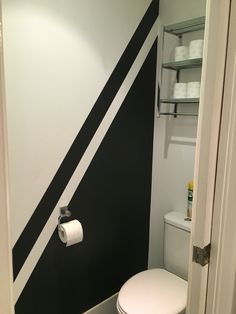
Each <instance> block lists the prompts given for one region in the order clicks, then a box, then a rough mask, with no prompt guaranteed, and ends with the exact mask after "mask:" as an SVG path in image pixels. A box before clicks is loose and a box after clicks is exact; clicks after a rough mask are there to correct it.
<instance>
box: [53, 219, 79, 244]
mask: <svg viewBox="0 0 236 314" xmlns="http://www.w3.org/2000/svg"><path fill="white" fill-rule="evenodd" d="M58 234H59V238H60V239H61V241H62V242H63V243H66V246H70V245H73V244H76V243H79V242H81V241H83V228H82V225H81V223H80V222H79V221H78V220H76V219H75V220H72V221H69V222H66V223H63V224H60V225H59V227H58Z"/></svg>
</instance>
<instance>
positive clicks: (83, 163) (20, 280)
mask: <svg viewBox="0 0 236 314" xmlns="http://www.w3.org/2000/svg"><path fill="white" fill-rule="evenodd" d="M157 32H158V27H157V21H156V22H155V23H154V25H153V27H152V29H151V31H150V33H149V34H148V36H147V38H146V40H145V42H144V44H143V46H142V48H141V49H140V51H139V53H138V56H137V57H136V59H135V61H134V63H133V65H132V67H131V69H130V70H129V72H128V74H127V76H126V78H125V80H124V81H123V83H122V85H121V87H120V89H119V91H118V93H117V94H116V96H115V98H114V100H113V101H112V103H111V106H110V108H109V109H108V111H107V113H106V115H105V116H104V118H103V120H102V122H101V124H100V125H99V127H98V129H97V131H96V133H95V134H94V136H93V138H92V140H91V142H90V144H89V146H88V147H87V149H86V151H85V153H84V155H83V157H82V158H81V160H80V162H79V164H78V166H77V168H76V170H75V171H74V173H73V176H72V177H71V179H70V181H69V183H68V185H67V187H66V189H65V191H64V192H63V194H62V196H61V198H60V200H59V202H58V203H57V205H56V207H55V208H54V210H53V212H52V214H51V216H50V217H49V219H48V221H47V223H46V224H45V226H44V228H43V230H42V232H41V233H40V235H39V237H38V239H37V241H36V243H35V244H34V246H33V248H32V250H31V251H30V253H29V255H28V257H27V259H26V261H25V263H24V265H23V266H22V268H21V271H20V272H19V274H18V276H17V278H16V280H15V282H14V301H15V303H16V302H17V300H18V298H19V296H20V294H21V292H22V290H23V289H24V287H25V285H26V283H27V281H28V279H29V277H30V275H31V273H32V272H33V270H34V267H35V266H36V265H37V263H38V260H39V258H40V256H41V255H42V253H43V251H44V249H45V247H46V245H47V243H48V241H49V240H50V238H51V236H52V234H53V232H54V230H55V228H56V227H57V219H58V215H59V206H60V204H61V203H62V202H63V203H64V202H65V200H70V199H71V198H72V196H73V194H74V192H75V191H76V189H77V187H78V185H79V184H80V182H81V180H82V178H83V176H84V174H85V172H86V171H87V169H88V167H89V165H90V163H91V161H92V159H93V157H94V155H95V154H96V151H97V149H98V148H99V146H100V144H101V142H102V140H103V138H104V136H105V135H106V133H107V131H108V129H109V127H110V125H111V123H112V121H113V120H114V118H115V116H116V114H117V112H118V110H119V109H120V107H121V105H122V103H123V101H124V99H125V97H126V95H127V93H128V91H129V90H130V88H131V86H132V84H133V82H134V80H135V78H136V76H137V74H138V72H139V70H140V69H141V67H142V65H143V63H144V61H145V59H146V57H147V55H148V53H149V51H150V49H151V47H152V45H153V43H154V41H155V39H156V37H157ZM67 203H69V202H67Z"/></svg>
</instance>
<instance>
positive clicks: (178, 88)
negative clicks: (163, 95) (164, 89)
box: [173, 83, 187, 98]
mask: <svg viewBox="0 0 236 314" xmlns="http://www.w3.org/2000/svg"><path fill="white" fill-rule="evenodd" d="M173 97H174V98H186V97H187V84H186V83H175V86H174V94H173Z"/></svg>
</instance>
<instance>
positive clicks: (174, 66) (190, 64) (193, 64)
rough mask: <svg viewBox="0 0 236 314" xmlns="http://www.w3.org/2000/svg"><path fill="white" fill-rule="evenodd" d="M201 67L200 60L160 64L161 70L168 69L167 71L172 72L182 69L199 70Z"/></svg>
mask: <svg viewBox="0 0 236 314" xmlns="http://www.w3.org/2000/svg"><path fill="white" fill-rule="evenodd" d="M201 66H202V58H197V59H187V60H183V61H173V62H166V63H163V64H162V68H164V69H168V70H174V71H179V70H183V69H193V68H200V67H201Z"/></svg>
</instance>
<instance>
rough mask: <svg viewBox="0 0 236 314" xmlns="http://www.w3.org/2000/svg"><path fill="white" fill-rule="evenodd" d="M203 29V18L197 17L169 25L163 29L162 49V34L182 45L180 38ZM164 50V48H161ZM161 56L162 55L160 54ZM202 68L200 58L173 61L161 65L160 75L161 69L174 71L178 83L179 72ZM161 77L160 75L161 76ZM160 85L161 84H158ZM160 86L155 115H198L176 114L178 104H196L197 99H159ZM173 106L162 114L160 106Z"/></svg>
mask: <svg viewBox="0 0 236 314" xmlns="http://www.w3.org/2000/svg"><path fill="white" fill-rule="evenodd" d="M204 27H205V17H204V16H202V17H199V18H195V19H191V20H186V21H183V22H180V23H176V24H171V25H167V26H164V27H163V38H162V47H164V37H165V36H164V34H165V33H169V34H172V35H175V36H177V37H178V43H179V45H180V46H181V45H182V36H183V35H184V34H186V33H190V32H194V31H198V30H203V29H204ZM162 49H164V48H162ZM162 55H163V53H162ZM201 66H202V58H198V59H188V60H183V61H173V62H166V63H162V65H161V73H162V71H163V69H167V70H174V71H176V81H177V82H179V76H180V71H181V70H183V69H191V68H199V67H201ZM161 77H162V74H161ZM160 85H161V84H160ZM160 85H159V86H158V99H157V115H158V117H160V116H168V115H169V116H173V117H174V118H176V117H177V116H193V117H196V116H198V114H196V113H191V112H186V113H185V112H178V104H198V103H199V99H198V98H181V99H173V98H172V99H171V98H169V99H160V90H161V88H160ZM164 103H166V104H174V112H162V111H161V104H164Z"/></svg>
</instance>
